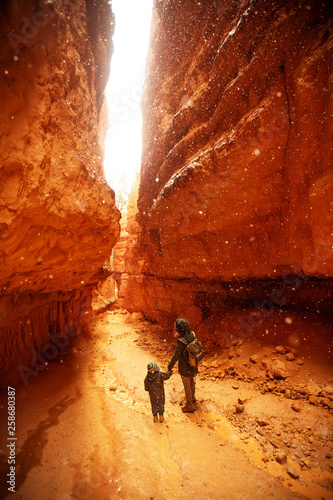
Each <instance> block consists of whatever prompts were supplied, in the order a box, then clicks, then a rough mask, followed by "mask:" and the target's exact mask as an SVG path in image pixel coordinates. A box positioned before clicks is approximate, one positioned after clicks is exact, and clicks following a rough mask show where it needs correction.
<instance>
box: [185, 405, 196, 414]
mask: <svg viewBox="0 0 333 500" xmlns="http://www.w3.org/2000/svg"><path fill="white" fill-rule="evenodd" d="M182 412H183V413H194V412H195V408H193V405H192V404H188V403H186V405H185V406H183V408H182Z"/></svg>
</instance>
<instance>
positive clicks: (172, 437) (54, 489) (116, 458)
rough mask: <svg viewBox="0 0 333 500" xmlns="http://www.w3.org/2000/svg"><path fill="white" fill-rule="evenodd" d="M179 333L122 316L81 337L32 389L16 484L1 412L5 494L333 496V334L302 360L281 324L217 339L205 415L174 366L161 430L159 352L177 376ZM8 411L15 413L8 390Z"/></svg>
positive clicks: (103, 498)
mask: <svg viewBox="0 0 333 500" xmlns="http://www.w3.org/2000/svg"><path fill="white" fill-rule="evenodd" d="M272 321H273V319H272ZM281 335H282V333H281ZM304 335H305V333H304ZM282 337H283V335H282ZM170 339H171V336H170V332H168V331H165V330H163V328H162V327H160V326H158V325H153V324H151V323H149V322H147V321H144V320H143V318H141V317H140V315H137V314H134V315H130V314H129V313H127V312H126V311H121V310H115V311H108V312H105V313H103V314H101V315H99V317H97V318H96V319H95V320H94V321H93V329H92V334H91V336H90V337H89V338H86V337H81V338H77V339H73V340H72V341H71V344H70V347H69V348H68V349H67V350H66V351H62V352H61V353H60V354H59V357H58V358H57V359H56V360H55V362H53V363H52V364H50V365H49V366H48V368H47V370H46V371H45V373H43V374H41V375H39V376H36V377H30V378H29V382H28V385H27V386H25V385H22V386H20V387H19V386H18V387H17V388H16V437H17V444H16V457H15V459H16V492H15V493H11V492H8V490H7V486H6V484H5V479H4V478H5V476H6V474H7V473H8V467H9V466H8V463H7V459H8V450H7V449H6V442H7V426H6V422H5V418H1V436H2V441H1V450H0V453H1V456H0V458H1V466H0V472H1V480H2V484H1V494H0V497H1V498H13V499H15V500H16V499H17V500H45V499H48V500H69V499H91V500H92V499H100V500H107V499H115V498H117V499H118V498H119V499H134V500H136V499H137V500H141V499H145V500H153V499H154V500H164V499H167V500H171V499H182V500H183V499H184V500H186V499H190V498H191V499H192V498H197V499H225V500H233V499H240V500H250V499H251V500H253V499H254V498H255V499H257V500H258V499H259V500H261V499H262V500H264V499H268V498H272V499H279V500H282V499H296V498H299V499H301V498H304V499H306V498H310V499H314V500H317V499H318V500H321V499H325V500H329V499H332V498H333V489H332V484H333V450H332V431H333V421H332V408H331V406H332V404H331V403H332V400H333V394H332V393H331V392H330V391H331V388H332V384H333V371H332V362H331V361H332V359H331V354H330V345H331V344H330V342H331V340H330V341H329V340H328V338H327V337H326V336H325V335H324V334H323V336H319V340H318V338H317V339H316V346H317V347H316V352H317V353H318V355H317V356H315V355H314V353H313V350H312V354H311V357H310V356H308V355H307V351H306V346H304V352H302V349H300V348H298V352H297V353H294V354H296V357H295V358H293V356H292V354H293V352H291V351H292V349H289V350H286V351H285V352H284V351H283V349H282V348H281V346H283V345H285V344H286V341H285V342H284V340H285V339H283V338H281V336H280V337H279V334H278V329H277V330H276V332H275V338H274V341H272V338H271V337H269V339H268V338H266V339H264V338H263V339H260V338H255V339H254V338H253V337H251V338H248V339H245V340H244V341H238V342H233V343H231V345H230V347H229V348H228V349H227V348H223V349H221V348H220V347H218V346H217V347H214V346H213V345H211V346H210V345H209V344H208V343H207V344H206V347H207V351H208V352H207V356H206V358H205V362H204V365H203V366H202V367H201V368H200V371H199V375H198V377H197V398H198V403H197V411H196V412H195V413H194V414H183V413H182V411H181V404H182V403H183V402H184V397H183V389H182V385H181V380H180V376H179V374H178V372H177V370H176V369H174V371H173V375H172V377H171V378H170V379H169V380H168V381H166V383H165V389H166V400H167V401H166V412H165V422H164V423H155V424H154V423H153V419H152V414H151V410H150V404H149V399H148V394H147V393H146V392H145V391H144V387H143V380H144V377H145V375H146V365H147V363H148V362H149V361H151V360H155V361H156V362H157V363H158V364H159V366H160V367H161V369H162V370H165V371H166V367H167V364H168V361H169V359H170V358H171V355H172V352H173V348H174V344H173V341H171V340H170ZM289 340H290V339H289ZM278 346H280V348H279V349H276V348H277V347H278ZM288 355H289V357H288V358H287V356H288ZM276 361H279V362H282V363H283V365H282V366H284V367H286V368H287V370H288V376H287V377H286V378H285V379H283V378H274V377H273V376H272V374H271V371H270V370H271V365H272V363H273V364H274V363H276ZM278 366H279V367H280V368H281V365H278ZM0 405H1V414H2V416H3V417H5V415H6V413H7V393H4V394H2V396H1V401H0ZM237 412H238V413H237Z"/></svg>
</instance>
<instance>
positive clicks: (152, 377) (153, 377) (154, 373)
mask: <svg viewBox="0 0 333 500" xmlns="http://www.w3.org/2000/svg"><path fill="white" fill-rule="evenodd" d="M159 371H160V367H159V366H157V365H156V368H155V371H153V372H148V377H149V378H150V380H154V379H155V378H156V377H157V375H158V373H159Z"/></svg>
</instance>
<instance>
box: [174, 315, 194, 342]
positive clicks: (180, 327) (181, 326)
mask: <svg viewBox="0 0 333 500" xmlns="http://www.w3.org/2000/svg"><path fill="white" fill-rule="evenodd" d="M175 326H176V330H177V332H178V333H179V336H180V337H186V335H188V334H189V333H191V327H190V323H189V322H188V321H187V319H185V318H178V319H177V321H176V323H175Z"/></svg>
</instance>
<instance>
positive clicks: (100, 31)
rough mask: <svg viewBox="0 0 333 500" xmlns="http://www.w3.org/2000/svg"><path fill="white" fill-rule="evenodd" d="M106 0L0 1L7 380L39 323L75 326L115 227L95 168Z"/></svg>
mask: <svg viewBox="0 0 333 500" xmlns="http://www.w3.org/2000/svg"><path fill="white" fill-rule="evenodd" d="M112 16H113V14H112V12H111V7H110V5H109V3H108V2H107V1H106V0H99V1H98V2H96V1H90V0H86V1H84V0H76V1H75V2H67V1H62V0H59V1H57V2H50V1H46V0H45V1H44V0H41V1H39V2H37V1H28V0H20V1H19V2H17V1H13V0H7V1H5V2H2V3H1V6H0V24H1V35H0V37H1V42H0V101H1V109H0V115H1V125H0V127H1V134H0V157H1V167H0V186H1V188H0V310H1V314H0V356H1V374H0V375H1V378H2V380H3V381H4V382H5V380H6V379H9V380H13V379H15V376H16V375H17V366H18V365H20V364H21V365H22V364H23V365H24V364H27V363H28V364H29V363H30V360H31V358H32V356H33V354H34V352H35V351H38V352H41V351H42V349H43V346H45V345H47V344H48V342H49V341H50V335H53V336H54V335H57V334H60V333H62V334H67V333H68V334H70V335H72V336H73V335H75V333H76V332H79V331H84V330H85V329H86V328H87V325H88V324H89V319H90V317H91V296H92V289H93V287H94V286H95V285H96V284H97V283H98V282H100V281H101V280H104V279H105V278H106V277H107V276H108V275H109V274H110V269H109V267H108V266H104V262H105V261H106V260H107V259H109V258H110V254H111V250H112V247H113V246H114V244H115V243H116V241H117V239H118V236H119V218H120V214H119V211H118V209H117V208H116V207H115V199H114V192H113V191H112V189H111V188H109V187H108V185H107V184H106V181H105V179H104V174H103V143H104V132H105V127H106V120H105V117H106V113H105V104H104V87H105V84H106V82H107V79H108V74H109V70H108V68H109V64H110V57H111V53H112V26H113V17H112Z"/></svg>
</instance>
